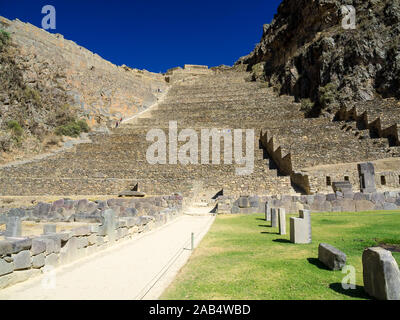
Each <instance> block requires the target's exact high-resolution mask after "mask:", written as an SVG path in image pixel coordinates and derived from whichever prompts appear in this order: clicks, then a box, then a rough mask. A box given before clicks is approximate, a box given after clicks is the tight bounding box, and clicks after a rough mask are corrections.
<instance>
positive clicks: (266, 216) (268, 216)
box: [265, 201, 271, 221]
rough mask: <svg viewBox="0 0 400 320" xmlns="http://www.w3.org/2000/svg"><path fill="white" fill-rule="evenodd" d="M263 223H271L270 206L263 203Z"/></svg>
mask: <svg viewBox="0 0 400 320" xmlns="http://www.w3.org/2000/svg"><path fill="white" fill-rule="evenodd" d="M265 221H271V206H270V204H269V202H268V201H267V202H265Z"/></svg>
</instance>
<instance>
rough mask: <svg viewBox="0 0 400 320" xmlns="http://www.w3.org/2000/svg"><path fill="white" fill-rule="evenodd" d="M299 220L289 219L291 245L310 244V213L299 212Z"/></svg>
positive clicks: (306, 211)
mask: <svg viewBox="0 0 400 320" xmlns="http://www.w3.org/2000/svg"><path fill="white" fill-rule="evenodd" d="M299 216H300V217H299V218H295V217H291V218H290V241H291V242H292V243H302V244H306V243H311V241H312V237H311V213H310V211H308V210H300V213H299Z"/></svg>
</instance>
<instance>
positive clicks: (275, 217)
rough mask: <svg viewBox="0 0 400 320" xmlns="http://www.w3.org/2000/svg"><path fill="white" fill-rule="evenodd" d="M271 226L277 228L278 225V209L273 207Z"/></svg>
mask: <svg viewBox="0 0 400 320" xmlns="http://www.w3.org/2000/svg"><path fill="white" fill-rule="evenodd" d="M271 227H272V228H276V227H278V209H277V208H271Z"/></svg>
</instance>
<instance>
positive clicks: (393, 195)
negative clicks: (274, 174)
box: [217, 191, 400, 214]
mask: <svg viewBox="0 0 400 320" xmlns="http://www.w3.org/2000/svg"><path fill="white" fill-rule="evenodd" d="M266 202H268V203H269V205H270V207H271V208H285V209H286V212H288V213H297V212H298V211H299V210H310V211H311V212H358V211H372V210H397V209H399V210H400V191H387V192H376V193H370V194H364V193H360V192H357V193H352V194H346V195H344V194H343V193H341V192H336V193H329V194H322V193H319V194H315V195H303V196H292V195H282V196H266V197H265V196H251V197H248V201H247V205H245V206H243V201H240V198H239V199H238V198H234V197H229V196H221V197H219V198H218V211H217V212H218V213H220V214H227V213H234V214H236V213H245V214H251V213H263V212H264V211H265V204H266ZM399 214H400V212H399Z"/></svg>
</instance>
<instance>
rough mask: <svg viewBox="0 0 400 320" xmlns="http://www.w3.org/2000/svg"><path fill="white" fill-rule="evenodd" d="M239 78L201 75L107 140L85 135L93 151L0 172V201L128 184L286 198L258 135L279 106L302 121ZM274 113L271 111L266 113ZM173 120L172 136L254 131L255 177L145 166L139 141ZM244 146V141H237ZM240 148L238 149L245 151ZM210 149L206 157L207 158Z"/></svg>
mask: <svg viewBox="0 0 400 320" xmlns="http://www.w3.org/2000/svg"><path fill="white" fill-rule="evenodd" d="M245 76H246V74H244V73H237V72H233V71H225V72H223V73H218V74H212V75H202V76H199V77H198V78H197V79H194V80H189V81H181V82H178V83H176V84H174V86H173V87H172V88H171V89H170V91H169V93H168V95H167V97H166V99H165V100H164V101H163V102H162V103H161V104H159V105H158V106H157V107H156V108H155V109H153V110H152V111H151V113H150V114H149V115H146V116H143V117H141V118H139V119H136V120H135V121H134V122H132V123H131V124H125V125H123V126H122V127H120V128H118V129H114V130H113V133H112V135H109V136H108V135H103V134H95V135H92V140H93V143H92V144H82V145H79V146H77V147H76V149H75V150H74V151H71V152H65V153H63V154H59V155H56V156H54V157H51V158H47V159H44V160H40V161H36V162H32V163H29V164H25V165H22V166H17V167H7V168H3V169H2V170H1V171H0V183H1V185H2V186H3V188H2V189H1V194H2V195H43V194H51V195H72V194H82V195H90V194H115V193H117V192H119V191H121V190H122V189H124V188H126V187H127V186H128V185H130V184H134V183H136V182H139V185H140V188H141V189H142V190H143V191H145V192H147V193H151V194H166V193H169V192H174V191H175V192H182V193H184V194H190V193H191V192H196V190H197V188H202V189H206V190H207V191H208V192H209V193H210V194H215V193H217V192H219V191H221V190H222V189H224V191H225V192H229V193H237V194H239V193H241V192H250V193H263V194H269V193H271V194H272V193H274V194H275V193H291V192H294V190H293V188H292V187H291V184H290V177H288V176H279V175H278V171H277V170H276V169H274V168H273V164H272V163H269V160H268V159H267V158H266V154H265V152H264V151H263V150H262V149H259V148H258V146H259V141H258V140H259V132H260V129H261V128H262V127H263V126H265V124H266V123H268V121H269V119H272V118H274V117H277V116H278V115H277V114H275V112H276V110H279V109H281V108H282V107H283V109H282V110H286V111H285V112H286V113H287V114H290V113H293V114H296V115H301V114H300V113H299V112H298V111H297V109H298V108H299V107H298V105H296V104H294V103H292V102H291V99H290V98H279V97H277V96H276V95H275V94H273V93H272V92H271V90H270V89H268V88H266V87H265V86H264V85H260V84H258V83H248V82H245V80H244V78H245ZM271 106H273V107H271ZM170 121H177V122H178V130H179V131H180V130H182V129H185V128H191V129H195V130H196V132H198V134H199V136H200V130H201V129H202V128H209V129H213V128H216V129H230V130H232V129H254V130H255V139H254V146H255V150H256V155H255V158H256V159H255V163H254V171H253V173H252V174H251V175H247V176H238V175H236V171H235V168H237V167H242V165H237V164H235V162H234V163H233V164H231V165H225V164H224V159H223V156H221V164H220V165H213V164H209V165H201V164H198V165H182V164H179V163H178V164H177V165H173V164H167V165H150V164H149V163H148V162H147V160H146V151H147V149H148V147H149V146H150V145H151V142H148V141H146V134H147V132H148V131H149V130H151V129H154V128H160V129H163V130H164V131H165V132H166V133H167V132H168V127H169V122H170ZM243 140H244V139H243ZM245 147H246V146H245V142H244V141H243V150H245ZM223 150H224V148H223V145H221V154H222V153H223ZM211 154H212V152H211V150H210V158H211Z"/></svg>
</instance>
